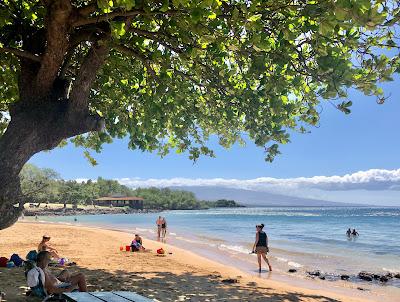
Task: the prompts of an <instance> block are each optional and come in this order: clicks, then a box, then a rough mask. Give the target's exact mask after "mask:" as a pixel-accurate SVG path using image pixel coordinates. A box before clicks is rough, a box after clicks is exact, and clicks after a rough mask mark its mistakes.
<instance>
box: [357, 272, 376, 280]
mask: <svg viewBox="0 0 400 302" xmlns="http://www.w3.org/2000/svg"><path fill="white" fill-rule="evenodd" d="M372 276H373V275H372V274H371V273H368V272H360V273H359V274H358V278H360V279H361V280H364V281H372Z"/></svg>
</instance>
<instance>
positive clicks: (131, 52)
mask: <svg viewBox="0 0 400 302" xmlns="http://www.w3.org/2000/svg"><path fill="white" fill-rule="evenodd" d="M114 49H115V50H117V51H119V52H121V53H123V54H126V55H130V56H134V57H135V58H137V59H139V60H140V61H141V62H142V64H143V66H144V67H146V69H147V71H148V72H149V74H150V75H151V76H153V77H154V76H155V75H156V73H155V72H154V70H153V68H151V65H150V59H149V58H147V57H146V56H145V55H143V54H141V53H140V52H138V51H136V50H135V49H133V48H129V47H127V46H125V45H114Z"/></svg>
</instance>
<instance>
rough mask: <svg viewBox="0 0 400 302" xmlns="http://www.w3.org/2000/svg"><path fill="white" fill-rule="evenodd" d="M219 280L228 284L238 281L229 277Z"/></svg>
mask: <svg viewBox="0 0 400 302" xmlns="http://www.w3.org/2000/svg"><path fill="white" fill-rule="evenodd" d="M221 282H223V283H229V284H233V283H238V282H239V281H238V280H237V279H232V278H229V279H224V280H221Z"/></svg>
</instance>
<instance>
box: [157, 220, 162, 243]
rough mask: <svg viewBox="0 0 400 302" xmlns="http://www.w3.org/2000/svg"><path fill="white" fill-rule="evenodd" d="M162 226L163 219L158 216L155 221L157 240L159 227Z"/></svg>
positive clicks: (159, 233) (159, 234)
mask: <svg viewBox="0 0 400 302" xmlns="http://www.w3.org/2000/svg"><path fill="white" fill-rule="evenodd" d="M162 224H163V218H162V217H161V216H158V219H157V220H156V225H157V236H158V238H160V236H161V226H162Z"/></svg>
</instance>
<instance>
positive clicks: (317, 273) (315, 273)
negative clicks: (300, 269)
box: [307, 271, 321, 277]
mask: <svg viewBox="0 0 400 302" xmlns="http://www.w3.org/2000/svg"><path fill="white" fill-rule="evenodd" d="M307 273H308V274H309V275H310V276H315V277H319V276H321V272H320V271H313V272H307Z"/></svg>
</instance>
